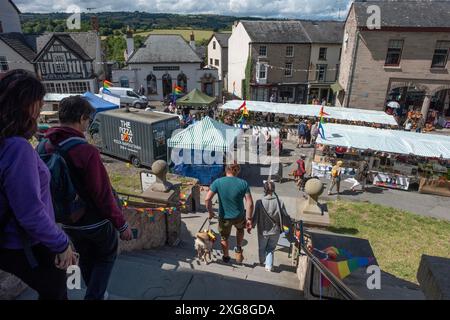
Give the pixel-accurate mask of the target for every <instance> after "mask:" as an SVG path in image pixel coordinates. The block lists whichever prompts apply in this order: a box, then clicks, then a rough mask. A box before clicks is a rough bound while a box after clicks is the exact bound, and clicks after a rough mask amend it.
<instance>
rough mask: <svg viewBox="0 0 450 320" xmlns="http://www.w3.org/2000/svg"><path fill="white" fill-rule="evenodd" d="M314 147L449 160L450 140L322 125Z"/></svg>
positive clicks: (407, 133) (403, 132) (390, 131)
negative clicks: (345, 148) (324, 146)
mask: <svg viewBox="0 0 450 320" xmlns="http://www.w3.org/2000/svg"><path fill="white" fill-rule="evenodd" d="M323 127H324V134H325V139H322V137H320V136H319V137H317V143H319V144H324V145H331V146H342V147H347V148H355V149H362V150H368V149H370V150H373V151H382V152H388V153H397V154H405V155H410V154H412V155H416V156H421V157H429V158H439V157H441V156H442V157H443V158H444V159H450V137H449V136H444V135H433V134H424V133H416V132H409V131H400V130H387V129H376V128H372V127H360V126H351V125H342V124H334V123H333V124H332V123H325V124H324V125H323Z"/></svg>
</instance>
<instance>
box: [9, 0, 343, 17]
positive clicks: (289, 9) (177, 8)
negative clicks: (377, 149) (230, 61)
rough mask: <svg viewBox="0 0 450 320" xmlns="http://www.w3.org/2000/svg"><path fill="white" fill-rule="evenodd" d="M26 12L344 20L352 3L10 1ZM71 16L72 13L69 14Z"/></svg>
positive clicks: (290, 0) (333, 0)
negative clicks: (72, 8) (69, 10)
mask: <svg viewBox="0 0 450 320" xmlns="http://www.w3.org/2000/svg"><path fill="white" fill-rule="evenodd" d="M13 1H14V3H15V4H16V5H17V6H18V7H19V9H20V10H21V11H22V12H24V13H26V12H35V13H45V12H56V11H58V12H66V9H67V8H68V7H69V6H71V5H74V4H76V5H78V6H79V7H80V8H81V11H82V12H86V9H87V8H96V9H95V10H93V11H92V12H102V11H146V12H150V13H179V14H221V15H231V16H256V17H266V18H289V19H295V18H308V19H338V18H341V19H344V18H345V16H346V13H347V12H348V8H349V6H350V4H351V0H133V1H129V0H108V1H104V2H103V3H101V2H100V1H98V0H13ZM72 12H73V11H72Z"/></svg>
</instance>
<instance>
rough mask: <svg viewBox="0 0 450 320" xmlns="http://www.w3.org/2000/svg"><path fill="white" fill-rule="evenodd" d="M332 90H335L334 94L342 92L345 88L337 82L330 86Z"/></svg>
mask: <svg viewBox="0 0 450 320" xmlns="http://www.w3.org/2000/svg"><path fill="white" fill-rule="evenodd" d="M330 88H331V90H333V92H334V93H338V92H340V91H342V90H344V88H342V86H341V85H340V84H339V82H335V83H333V84H332V85H331V86H330Z"/></svg>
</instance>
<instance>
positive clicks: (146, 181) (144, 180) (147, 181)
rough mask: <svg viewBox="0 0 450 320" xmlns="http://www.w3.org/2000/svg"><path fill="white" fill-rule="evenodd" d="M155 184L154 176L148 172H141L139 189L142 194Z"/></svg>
mask: <svg viewBox="0 0 450 320" xmlns="http://www.w3.org/2000/svg"><path fill="white" fill-rule="evenodd" d="M155 182H156V176H155V175H154V174H151V173H150V172H148V171H142V172H141V189H142V192H144V191H145V190H147V189H148V188H149V187H150V186H151V185H152V184H154V183H155Z"/></svg>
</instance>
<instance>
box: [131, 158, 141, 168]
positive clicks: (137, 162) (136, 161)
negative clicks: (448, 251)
mask: <svg viewBox="0 0 450 320" xmlns="http://www.w3.org/2000/svg"><path fill="white" fill-rule="evenodd" d="M130 161H131V164H132V165H133V166H135V167H136V168H140V167H141V160H139V158H138V157H134V156H133V157H131V158H130Z"/></svg>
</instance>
